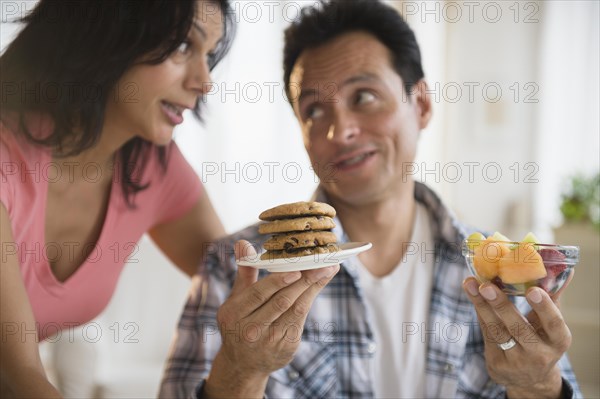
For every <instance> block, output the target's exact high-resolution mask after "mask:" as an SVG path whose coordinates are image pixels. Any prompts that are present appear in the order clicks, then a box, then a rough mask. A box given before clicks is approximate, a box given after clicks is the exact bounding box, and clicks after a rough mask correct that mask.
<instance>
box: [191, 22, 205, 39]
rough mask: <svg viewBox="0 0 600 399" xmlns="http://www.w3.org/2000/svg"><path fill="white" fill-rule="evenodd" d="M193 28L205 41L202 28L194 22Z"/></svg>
mask: <svg viewBox="0 0 600 399" xmlns="http://www.w3.org/2000/svg"><path fill="white" fill-rule="evenodd" d="M194 28H196V30H197V31H198V32H200V34H201V35H202V38H204V39H205V40H206V32H205V31H204V28H202V27H201V26H200V25H198V23H196V22H194Z"/></svg>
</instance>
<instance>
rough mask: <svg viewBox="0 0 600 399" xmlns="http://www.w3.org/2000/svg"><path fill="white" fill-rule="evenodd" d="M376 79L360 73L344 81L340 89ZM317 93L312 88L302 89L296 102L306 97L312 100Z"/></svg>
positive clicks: (371, 75)
mask: <svg viewBox="0 0 600 399" xmlns="http://www.w3.org/2000/svg"><path fill="white" fill-rule="evenodd" d="M377 79H378V77H377V75H374V74H372V73H361V74H360V75H355V76H352V77H350V78H348V79H346V80H344V81H343V82H342V84H341V87H344V86H348V85H351V84H355V83H362V82H372V81H374V80H377ZM327 87H331V86H330V84H328V85H327ZM336 90H337V88H336ZM318 93H319V91H318V90H317V89H314V88H306V89H302V92H301V93H300V96H298V102H301V101H302V100H303V99H305V98H306V97H310V96H313V97H314V98H318Z"/></svg>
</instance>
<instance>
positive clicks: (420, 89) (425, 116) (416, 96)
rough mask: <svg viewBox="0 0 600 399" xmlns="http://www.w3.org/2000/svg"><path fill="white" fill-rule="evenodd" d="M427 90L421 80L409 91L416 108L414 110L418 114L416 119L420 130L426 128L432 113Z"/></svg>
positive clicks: (425, 84) (425, 83) (423, 81)
mask: <svg viewBox="0 0 600 399" xmlns="http://www.w3.org/2000/svg"><path fill="white" fill-rule="evenodd" d="M428 89H429V87H428V86H427V82H425V79H421V80H419V81H418V82H417V83H415V85H414V86H413V88H412V90H411V94H412V96H413V101H414V102H415V104H416V106H417V108H416V110H417V112H418V113H419V115H418V118H419V128H420V129H425V128H426V127H427V125H428V124H429V120H430V119H431V115H432V113H433V109H432V104H431V97H430V96H429V93H428Z"/></svg>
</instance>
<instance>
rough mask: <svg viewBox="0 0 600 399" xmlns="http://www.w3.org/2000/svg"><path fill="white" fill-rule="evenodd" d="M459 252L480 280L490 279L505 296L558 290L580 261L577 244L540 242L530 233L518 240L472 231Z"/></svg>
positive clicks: (552, 292)
mask: <svg viewBox="0 0 600 399" xmlns="http://www.w3.org/2000/svg"><path fill="white" fill-rule="evenodd" d="M462 253H463V255H464V256H465V259H466V260H467V266H468V267H469V270H470V271H471V273H472V274H473V275H474V276H475V277H476V278H477V279H478V280H479V281H480V282H481V283H484V282H488V281H489V282H492V283H493V284H495V285H496V286H498V288H500V289H501V290H502V291H504V292H505V293H506V294H508V295H521V296H523V295H525V293H526V292H527V290H528V289H529V288H530V287H540V288H542V289H543V290H544V291H546V292H547V293H548V294H554V293H556V292H558V290H560V289H561V287H562V286H563V285H564V283H565V282H566V281H567V280H568V279H569V276H570V275H571V273H572V272H573V267H574V266H575V265H576V264H577V261H578V260H579V247H576V246H565V245H551V244H540V243H539V242H538V240H537V238H536V237H535V236H534V235H533V234H532V233H528V234H527V235H526V236H525V238H524V239H523V240H522V241H519V242H516V241H510V240H509V239H508V238H507V237H505V236H503V235H502V234H500V233H494V234H493V235H491V236H489V237H487V238H486V237H485V236H484V235H483V234H481V233H473V234H471V235H470V236H469V237H468V238H467V239H466V240H465V241H464V242H463V246H462Z"/></svg>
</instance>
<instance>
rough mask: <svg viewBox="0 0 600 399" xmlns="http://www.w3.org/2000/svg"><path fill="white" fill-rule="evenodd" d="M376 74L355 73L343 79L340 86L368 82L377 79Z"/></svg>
mask: <svg viewBox="0 0 600 399" xmlns="http://www.w3.org/2000/svg"><path fill="white" fill-rule="evenodd" d="M377 79H378V78H377V75H374V74H372V73H368V72H367V73H361V74H360V75H356V76H352V77H350V78H348V79H346V80H344V82H343V83H342V87H344V86H348V85H351V84H354V83H361V82H370V81H373V80H377Z"/></svg>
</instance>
